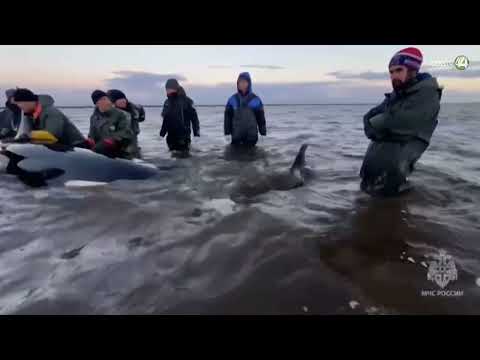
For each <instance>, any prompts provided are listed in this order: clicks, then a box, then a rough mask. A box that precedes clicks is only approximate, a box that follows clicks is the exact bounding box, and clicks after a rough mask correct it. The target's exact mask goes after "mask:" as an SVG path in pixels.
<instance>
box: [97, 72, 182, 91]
mask: <svg viewBox="0 0 480 360" xmlns="http://www.w3.org/2000/svg"><path fill="white" fill-rule="evenodd" d="M113 74H114V75H115V77H113V78H111V79H106V80H105V84H106V85H107V87H108V88H120V89H125V90H128V89H130V90H135V89H139V88H143V89H159V88H161V87H163V85H164V84H165V82H166V81H167V80H168V79H170V78H175V79H177V80H179V81H186V80H187V79H186V78H185V76H183V75H181V74H156V73H149V72H143V71H127V70H123V71H115V72H113Z"/></svg>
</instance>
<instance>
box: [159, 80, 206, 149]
mask: <svg viewBox="0 0 480 360" xmlns="http://www.w3.org/2000/svg"><path fill="white" fill-rule="evenodd" d="M165 89H166V92H167V100H165V103H164V105H163V111H162V117H163V123H162V128H161V130H160V136H161V137H165V135H167V145H168V148H169V149H170V151H181V152H185V153H187V152H188V151H189V150H190V143H191V132H192V129H193V135H194V136H196V137H199V136H200V121H199V120H198V115H197V111H196V110H195V107H194V106H193V100H192V99H190V98H189V97H188V96H187V94H186V93H185V90H184V89H183V88H182V87H181V86H180V84H179V83H178V81H177V80H176V79H169V80H168V81H167V82H166V84H165Z"/></svg>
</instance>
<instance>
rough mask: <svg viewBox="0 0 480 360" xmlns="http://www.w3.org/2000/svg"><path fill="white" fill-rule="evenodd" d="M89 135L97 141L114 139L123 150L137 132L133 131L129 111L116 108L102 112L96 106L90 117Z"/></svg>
mask: <svg viewBox="0 0 480 360" xmlns="http://www.w3.org/2000/svg"><path fill="white" fill-rule="evenodd" d="M88 137H89V138H91V139H93V141H95V142H96V143H98V142H101V141H103V140H105V139H113V140H115V141H116V142H117V143H118V144H119V145H120V147H121V150H123V151H126V150H127V148H128V147H129V145H130V144H131V143H132V141H133V139H134V137H135V134H134V133H133V131H132V128H131V124H130V116H129V115H128V113H126V112H124V111H122V110H119V109H116V108H111V109H110V110H108V111H106V112H105V113H101V112H100V111H99V110H98V108H95V111H94V112H93V114H92V116H91V117H90V131H89V133H88Z"/></svg>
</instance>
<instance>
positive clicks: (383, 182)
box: [360, 47, 442, 196]
mask: <svg viewBox="0 0 480 360" xmlns="http://www.w3.org/2000/svg"><path fill="white" fill-rule="evenodd" d="M422 61H423V56H422V53H421V52H420V50H418V49H417V48H413V47H409V48H406V49H403V50H400V51H399V52H397V53H396V54H395V55H394V56H393V58H392V59H391V60H390V64H389V72H390V79H391V81H392V88H393V91H392V92H391V93H389V94H385V100H384V101H383V102H382V103H381V104H380V105H379V106H376V107H375V108H373V109H371V110H370V111H369V112H368V113H367V114H366V115H365V116H364V118H363V123H364V130H365V135H366V136H367V137H368V138H369V139H370V140H371V143H370V145H369V147H368V149H367V152H366V154H365V158H364V160H363V164H362V168H361V170H360V177H361V178H362V182H361V185H360V187H361V189H362V190H363V191H365V192H366V193H368V194H371V195H384V196H389V195H396V194H398V193H400V192H402V191H404V190H407V189H409V188H410V185H409V183H408V180H407V178H408V176H409V175H410V174H411V173H412V171H413V170H414V168H413V167H414V164H415V163H416V162H417V161H418V159H419V158H420V157H421V155H422V154H423V153H424V152H425V150H426V149H427V147H428V146H429V144H430V139H431V137H432V135H433V132H434V130H435V128H436V126H437V123H438V121H437V117H438V113H439V111H440V99H441V96H442V88H440V87H439V85H438V82H437V79H436V78H434V77H432V76H431V75H430V74H427V73H419V70H420V67H421V65H422Z"/></svg>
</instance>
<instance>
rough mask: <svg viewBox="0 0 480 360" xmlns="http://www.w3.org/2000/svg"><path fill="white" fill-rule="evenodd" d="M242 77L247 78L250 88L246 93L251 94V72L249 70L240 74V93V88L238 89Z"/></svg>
mask: <svg viewBox="0 0 480 360" xmlns="http://www.w3.org/2000/svg"><path fill="white" fill-rule="evenodd" d="M240 79H245V80H247V81H248V89H247V93H246V95H248V94H250V93H251V92H252V78H251V77H250V74H249V73H248V72H243V73H241V74H240V75H238V79H237V91H238V92H239V93H240V90H238V82H239V81H240Z"/></svg>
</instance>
